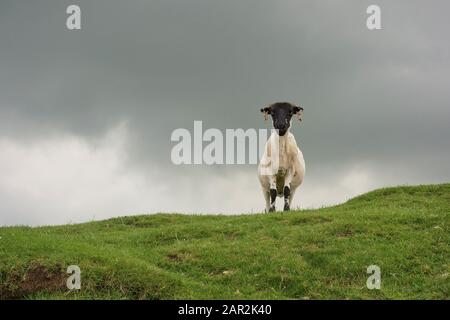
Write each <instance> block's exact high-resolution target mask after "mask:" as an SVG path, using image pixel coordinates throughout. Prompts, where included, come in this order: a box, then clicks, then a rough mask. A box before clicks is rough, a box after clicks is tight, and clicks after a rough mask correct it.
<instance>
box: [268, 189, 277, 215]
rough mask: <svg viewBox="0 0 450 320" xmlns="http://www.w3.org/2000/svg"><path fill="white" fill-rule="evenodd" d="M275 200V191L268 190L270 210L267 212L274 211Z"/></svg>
mask: <svg viewBox="0 0 450 320" xmlns="http://www.w3.org/2000/svg"><path fill="white" fill-rule="evenodd" d="M276 199H277V190H276V189H270V209H269V212H274V211H275V200H276Z"/></svg>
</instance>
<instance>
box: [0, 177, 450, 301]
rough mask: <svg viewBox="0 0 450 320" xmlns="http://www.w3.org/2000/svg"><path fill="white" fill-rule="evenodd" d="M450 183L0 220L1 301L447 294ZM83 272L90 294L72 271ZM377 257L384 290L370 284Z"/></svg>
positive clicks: (432, 296)
mask: <svg viewBox="0 0 450 320" xmlns="http://www.w3.org/2000/svg"><path fill="white" fill-rule="evenodd" d="M449 222H450V184H442V185H427V186H416V187H397V188H386V189H380V190H376V191H373V192H369V193H367V194H364V195H362V196H359V197H356V198H354V199H352V200H350V201H348V202H346V203H344V204H342V205H338V206H334V207H329V208H323V209H318V210H303V211H292V212H288V213H282V212H277V213H270V214H255V215H240V216H211V215H208V216H200V215H198V216H194V215H180V214H156V215H142V216H130V217H122V218H116V219H109V220H105V221H99V222H91V223H84V224H77V225H66V226H55V227H38V228H30V227H3V228H0V298H2V299H16V298H25V299H448V298H449V291H450V280H449V273H450V272H449V261H450V259H449V258H450V249H449V244H450V232H449ZM69 265H78V266H79V267H80V268H81V290H72V291H69V290H68V289H67V288H66V287H65V280H66V279H67V277H68V276H69V275H68V274H65V270H66V268H67V266H69ZM369 265H378V266H379V267H380V268H381V289H380V290H369V289H368V288H367V287H366V280H367V277H368V276H369V274H367V273H366V270H367V267H368V266H369Z"/></svg>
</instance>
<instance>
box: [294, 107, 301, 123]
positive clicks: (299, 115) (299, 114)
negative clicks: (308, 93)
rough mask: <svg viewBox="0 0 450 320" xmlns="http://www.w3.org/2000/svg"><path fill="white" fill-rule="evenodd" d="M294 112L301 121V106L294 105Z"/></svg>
mask: <svg viewBox="0 0 450 320" xmlns="http://www.w3.org/2000/svg"><path fill="white" fill-rule="evenodd" d="M293 111H294V114H295V115H296V116H297V119H298V121H300V122H301V121H302V116H303V108H302V107H300V106H294V109H293Z"/></svg>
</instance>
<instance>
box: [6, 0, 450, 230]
mask: <svg viewBox="0 0 450 320" xmlns="http://www.w3.org/2000/svg"><path fill="white" fill-rule="evenodd" d="M71 4H77V5H79V6H80V8H81V30H68V29H67V28H66V19H67V17H68V15H67V14H66V8H67V6H69V5H71ZM371 4H377V5H379V6H380V8H381V24H382V29H381V30H372V31H370V30H368V29H367V27H366V19H367V17H368V15H367V13H366V9H367V7H368V6H369V5H371ZM448 12H450V3H449V2H448V1H445V0H434V1H433V3H432V5H430V4H429V3H427V2H426V1H415V0H398V1H386V0H374V1H365V0H347V1H333V0H321V1H316V0H308V1H303V0H296V1H294V0H280V1H269V0H245V1H242V0H227V1H219V0H151V1H143V0H140V1H138V0H130V1H118V0H96V1H84V0H77V1H75V0H65V1H59V0H52V1H51V0H40V1H15V0H0V225H32V226H38V225H53V224H65V223H78V222H85V221H91V220H99V219H106V218H110V217H117V216H124V215H132V214H151V213H157V212H178V213H196V214H206V213H211V214H237V213H259V212H262V211H263V209H264V198H263V195H262V192H261V188H260V186H259V182H258V179H257V174H256V170H257V168H256V165H254V164H253V165H250V164H247V165H212V166H207V165H180V166H177V165H175V164H173V163H172V161H171V157H170V155H171V150H172V148H173V147H174V145H175V143H174V142H172V141H171V140H170V137H171V133H172V132H173V131H174V130H176V129H178V128H186V129H188V130H189V131H192V130H193V126H194V121H195V120H199V121H202V122H203V126H204V128H205V129H206V128H218V129H220V130H225V129H235V128H244V129H248V128H255V129H264V128H265V129H269V128H270V122H268V123H266V122H264V120H263V117H262V116H261V113H260V111H259V110H260V109H261V108H262V107H263V106H265V105H268V104H270V103H273V102H276V101H291V102H295V103H298V104H300V105H301V106H302V107H303V108H304V116H303V122H302V123H298V122H293V125H292V128H291V132H292V133H293V134H294V135H295V137H296V139H297V143H298V145H299V147H300V149H301V150H302V152H303V154H304V157H305V161H306V176H305V180H304V183H303V185H302V186H301V187H300V189H298V191H297V193H296V195H295V199H294V202H293V206H294V207H300V208H317V207H322V206H327V205H333V204H337V203H341V202H344V201H346V200H347V199H349V198H351V197H353V196H355V195H358V194H361V193H364V192H367V191H369V190H373V189H375V188H379V187H387V186H396V185H413V184H428V183H442V182H449V181H450V139H449V137H450V126H449V120H450V88H449V86H450V82H449V78H448V77H449V74H450V73H449V71H450V41H448V30H450V20H449V19H448Z"/></svg>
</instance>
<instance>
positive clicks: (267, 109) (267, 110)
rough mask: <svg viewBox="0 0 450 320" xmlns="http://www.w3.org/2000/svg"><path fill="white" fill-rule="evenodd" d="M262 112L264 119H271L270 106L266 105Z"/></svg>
mask: <svg viewBox="0 0 450 320" xmlns="http://www.w3.org/2000/svg"><path fill="white" fill-rule="evenodd" d="M261 112H262V114H263V115H264V121H267V120H268V119H269V114H270V107H264V108H262V109H261Z"/></svg>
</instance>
